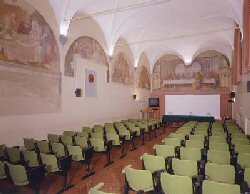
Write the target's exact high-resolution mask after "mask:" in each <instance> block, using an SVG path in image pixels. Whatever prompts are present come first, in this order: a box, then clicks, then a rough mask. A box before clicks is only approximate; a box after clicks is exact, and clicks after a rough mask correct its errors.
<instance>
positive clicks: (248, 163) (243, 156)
mask: <svg viewBox="0 0 250 194" xmlns="http://www.w3.org/2000/svg"><path fill="white" fill-rule="evenodd" d="M238 164H239V165H240V166H241V168H242V169H246V168H250V154H248V153H239V155H238Z"/></svg>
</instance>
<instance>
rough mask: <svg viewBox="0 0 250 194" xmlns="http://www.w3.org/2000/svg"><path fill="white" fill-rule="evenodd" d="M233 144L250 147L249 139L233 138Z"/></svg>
mask: <svg viewBox="0 0 250 194" xmlns="http://www.w3.org/2000/svg"><path fill="white" fill-rule="evenodd" d="M231 143H232V144H233V145H236V144H238V145H239V144H241V145H249V139H241V138H232V140H231Z"/></svg>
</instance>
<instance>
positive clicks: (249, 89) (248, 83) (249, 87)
mask: <svg viewBox="0 0 250 194" xmlns="http://www.w3.org/2000/svg"><path fill="white" fill-rule="evenodd" d="M247 92H250V81H247Z"/></svg>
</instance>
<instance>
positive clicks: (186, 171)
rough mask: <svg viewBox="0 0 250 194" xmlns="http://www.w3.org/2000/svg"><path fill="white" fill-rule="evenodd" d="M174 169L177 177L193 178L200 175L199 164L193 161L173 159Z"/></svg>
mask: <svg viewBox="0 0 250 194" xmlns="http://www.w3.org/2000/svg"><path fill="white" fill-rule="evenodd" d="M172 168H173V171H174V174H175V175H180V176H189V177H191V178H192V177H193V176H197V175H198V168H197V162H196V161H193V160H180V159H178V158H173V160H172Z"/></svg>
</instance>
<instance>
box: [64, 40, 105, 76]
mask: <svg viewBox="0 0 250 194" xmlns="http://www.w3.org/2000/svg"><path fill="white" fill-rule="evenodd" d="M75 55H79V56H80V57H81V58H82V59H87V60H89V61H92V62H93V63H98V64H104V65H107V66H109V65H108V61H107V57H106V54H105V52H104V49H103V48H102V46H101V45H100V43H99V42H98V41H96V40H95V39H93V38H91V37H87V36H82V37H80V38H78V39H76V40H75V41H74V42H73V43H72V44H71V46H70V48H69V50H68V52H67V55H66V59H65V68H64V69H65V70H64V74H65V76H69V77H73V76H74V56H75Z"/></svg>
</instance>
